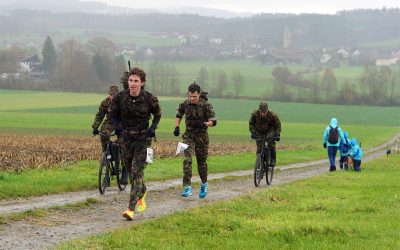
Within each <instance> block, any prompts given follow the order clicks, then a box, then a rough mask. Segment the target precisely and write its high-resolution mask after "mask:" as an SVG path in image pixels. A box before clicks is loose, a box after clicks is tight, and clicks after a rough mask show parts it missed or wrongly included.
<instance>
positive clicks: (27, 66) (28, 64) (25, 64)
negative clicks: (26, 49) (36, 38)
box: [20, 55, 41, 73]
mask: <svg viewBox="0 0 400 250" xmlns="http://www.w3.org/2000/svg"><path fill="white" fill-rule="evenodd" d="M40 65H41V62H40V60H39V57H38V56H37V55H34V56H31V57H28V58H25V59H24V60H22V61H21V62H20V71H21V72H28V73H29V72H32V71H33V70H34V69H37V68H38V67H40Z"/></svg>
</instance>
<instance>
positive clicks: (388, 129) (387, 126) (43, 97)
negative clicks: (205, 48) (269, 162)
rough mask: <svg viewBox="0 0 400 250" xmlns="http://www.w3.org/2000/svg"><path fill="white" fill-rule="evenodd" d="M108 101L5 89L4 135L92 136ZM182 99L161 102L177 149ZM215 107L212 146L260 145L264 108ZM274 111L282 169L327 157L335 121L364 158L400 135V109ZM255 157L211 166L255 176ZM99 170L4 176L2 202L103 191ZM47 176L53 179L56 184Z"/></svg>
mask: <svg viewBox="0 0 400 250" xmlns="http://www.w3.org/2000/svg"><path fill="white" fill-rule="evenodd" d="M103 97H104V96H102V95H98V94H76V93H55V92H29V91H7V90H0V117H1V119H0V133H17V134H42V135H48V134H50V135H72V136H91V124H92V122H93V119H94V114H95V113H96V111H97V107H98V104H99V103H100V101H101V100H102V98H103ZM182 100H183V98H172V97H161V98H160V103H161V105H162V107H163V118H162V120H161V123H160V126H159V129H158V130H157V134H158V137H159V138H161V139H164V140H170V141H173V143H172V146H171V147H175V146H174V145H175V143H176V142H177V141H180V137H174V136H173V135H172V131H173V129H174V116H175V108H176V106H177V104H178V102H180V101H182ZM211 102H212V103H213V104H214V106H215V110H216V113H217V116H218V120H219V122H218V125H217V126H216V127H215V128H210V130H209V132H210V138H211V143H215V142H222V143H225V142H226V143H244V144H254V142H253V141H251V140H250V138H249V135H250V134H249V131H248V119H249V117H250V112H251V111H252V110H253V109H255V108H257V106H258V102H256V101H241V100H211ZM270 107H271V109H273V110H274V111H275V112H277V113H278V114H279V116H280V119H281V121H282V133H281V138H282V139H281V141H280V142H279V143H278V147H280V148H281V149H280V150H279V153H278V162H279V165H284V164H287V163H293V162H304V161H308V160H315V159H322V158H325V157H326V151H325V150H323V149H322V134H323V131H324V129H325V127H326V126H327V124H328V122H329V121H330V117H331V116H336V117H337V118H338V119H339V121H340V124H341V127H342V128H343V129H344V130H347V131H348V132H349V134H350V136H351V137H357V138H358V139H359V140H360V141H361V142H362V145H363V148H364V151H365V152H367V151H368V149H369V148H371V147H372V146H377V145H380V144H382V143H383V142H384V141H386V140H387V138H389V137H391V136H392V135H394V134H395V133H396V132H398V130H399V128H398V124H400V108H395V107H364V106H335V105H311V104H295V103H278V102H271V103H270ZM367 124H368V125H367ZM32 146H33V147H34V145H32ZM32 150H34V148H33V149H32ZM221 150H223V148H222V149H221ZM234 157H236V158H234ZM253 158H254V153H253V152H251V153H243V154H240V155H236V156H213V157H210V159H209V164H210V166H212V167H210V172H212V173H216V172H227V171H234V170H242V169H251V168H252V167H253V162H254V159H253ZM181 161H182V159H181V158H171V159H165V160H160V161H158V162H156V163H155V164H154V165H150V166H149V168H148V170H146V178H148V180H160V179H163V178H164V179H168V178H176V177H180V176H181V174H182V170H181ZM232 162H235V163H234V164H232ZM82 164H83V165H82ZM97 164H98V163H97V161H94V162H86V163H85V162H83V163H78V164H74V165H72V166H74V167H69V166H65V167H61V168H55V169H54V170H40V169H39V170H32V172H30V171H26V172H25V171H24V172H23V173H22V174H13V173H0V174H1V175H0V181H1V184H2V185H1V187H2V190H1V192H0V193H3V194H4V195H3V197H2V198H3V199H4V198H10V197H20V196H22V197H23V196H30V195H41V194H46V193H57V192H60V190H62V191H70V190H71V189H73V190H81V189H89V188H95V187H96V185H97V184H96V179H95V178H93V176H96V175H97V174H96V171H97ZM82 168H83V169H82ZM35 171H37V172H35ZM24 176H25V177H24ZM48 176H55V178H54V179H55V181H52V179H53V178H48ZM73 176H80V178H81V179H80V181H79V182H77V183H76V184H74V185H73V186H70V185H69V183H70V181H69V180H71V178H73ZM16 179H18V181H16ZM58 179H60V180H63V181H58ZM61 183H64V184H61ZM3 184H4V185H3ZM20 185H22V186H25V185H28V186H30V189H24V188H21V186H20ZM34 186H37V188H34ZM43 187H46V188H43ZM53 187H54V188H53ZM21 189H22V190H28V193H24V192H15V191H14V190H21Z"/></svg>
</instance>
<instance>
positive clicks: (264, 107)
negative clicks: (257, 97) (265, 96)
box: [258, 102, 268, 112]
mask: <svg viewBox="0 0 400 250" xmlns="http://www.w3.org/2000/svg"><path fill="white" fill-rule="evenodd" d="M258 110H259V111H260V112H267V111H268V103H266V102H260V105H259V106H258Z"/></svg>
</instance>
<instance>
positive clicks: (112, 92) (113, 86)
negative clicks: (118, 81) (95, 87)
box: [108, 85, 119, 95]
mask: <svg viewBox="0 0 400 250" xmlns="http://www.w3.org/2000/svg"><path fill="white" fill-rule="evenodd" d="M118 92H119V89H118V87H117V86H115V85H112V86H110V89H109V90H108V93H109V94H110V95H115V94H116V93H118Z"/></svg>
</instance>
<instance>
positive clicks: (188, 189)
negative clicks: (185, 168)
mask: <svg viewBox="0 0 400 250" xmlns="http://www.w3.org/2000/svg"><path fill="white" fill-rule="evenodd" d="M192 194H193V193H192V187H191V186H184V187H183V191H182V196H183V197H188V196H190V195H192Z"/></svg>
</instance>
